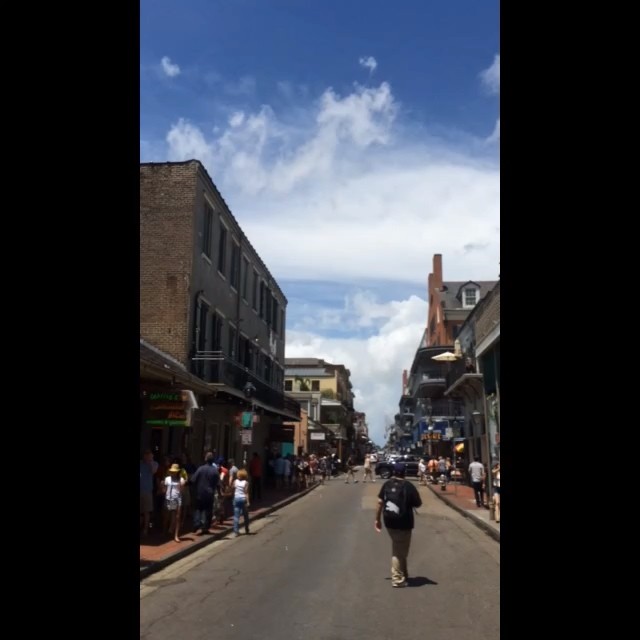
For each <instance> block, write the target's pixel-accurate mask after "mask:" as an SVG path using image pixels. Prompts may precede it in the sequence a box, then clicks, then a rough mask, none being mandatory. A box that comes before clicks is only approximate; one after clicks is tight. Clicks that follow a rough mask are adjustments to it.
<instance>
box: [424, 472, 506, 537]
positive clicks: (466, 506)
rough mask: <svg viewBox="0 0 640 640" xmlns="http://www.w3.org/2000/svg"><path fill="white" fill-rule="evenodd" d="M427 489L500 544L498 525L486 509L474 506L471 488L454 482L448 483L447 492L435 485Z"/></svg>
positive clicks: (474, 501)
mask: <svg viewBox="0 0 640 640" xmlns="http://www.w3.org/2000/svg"><path fill="white" fill-rule="evenodd" d="M428 486H429V489H431V491H432V492H433V493H435V494H436V495H437V496H438V498H440V499H441V500H443V501H444V502H446V503H447V504H448V505H449V506H450V507H452V508H453V509H455V510H456V511H458V512H459V513H461V514H462V515H463V516H465V517H466V518H469V519H470V520H472V521H473V522H474V523H475V524H476V525H478V526H479V527H480V528H481V529H483V530H484V531H485V532H486V533H488V534H489V535H490V536H491V537H492V538H494V539H495V540H497V541H498V542H500V523H498V522H496V521H495V520H490V519H489V509H487V507H478V506H476V500H475V497H474V493H473V488H472V487H469V486H467V485H465V484H458V483H456V482H452V483H449V484H448V485H447V490H446V491H442V489H441V488H440V487H439V486H438V485H435V484H429V485H428ZM485 499H486V496H485Z"/></svg>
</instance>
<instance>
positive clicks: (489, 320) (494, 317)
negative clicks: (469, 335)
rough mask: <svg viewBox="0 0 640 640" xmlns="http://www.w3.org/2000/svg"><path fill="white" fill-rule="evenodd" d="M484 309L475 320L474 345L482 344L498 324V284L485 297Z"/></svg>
mask: <svg viewBox="0 0 640 640" xmlns="http://www.w3.org/2000/svg"><path fill="white" fill-rule="evenodd" d="M483 302H484V308H483V309H482V310H481V312H480V313H479V314H478V317H477V318H476V325H475V334H476V344H479V343H480V342H482V341H483V340H484V339H485V338H486V337H487V336H488V335H489V333H490V332H491V331H492V330H493V329H494V328H495V327H496V326H497V325H498V323H499V322H500V282H498V284H496V286H495V287H494V288H493V289H492V290H491V291H490V292H489V293H488V294H487V295H486V298H485V300H484V301H483Z"/></svg>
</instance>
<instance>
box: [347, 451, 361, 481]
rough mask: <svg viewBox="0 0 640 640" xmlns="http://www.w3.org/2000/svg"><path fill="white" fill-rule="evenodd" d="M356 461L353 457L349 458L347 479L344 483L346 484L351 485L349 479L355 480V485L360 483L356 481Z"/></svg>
mask: <svg viewBox="0 0 640 640" xmlns="http://www.w3.org/2000/svg"><path fill="white" fill-rule="evenodd" d="M355 464H356V463H355V460H354V459H353V456H352V455H350V456H349V457H348V458H347V465H346V466H347V479H346V480H345V481H344V483H345V484H349V478H353V484H355V483H356V482H358V480H357V479H356V476H355V473H354V467H355Z"/></svg>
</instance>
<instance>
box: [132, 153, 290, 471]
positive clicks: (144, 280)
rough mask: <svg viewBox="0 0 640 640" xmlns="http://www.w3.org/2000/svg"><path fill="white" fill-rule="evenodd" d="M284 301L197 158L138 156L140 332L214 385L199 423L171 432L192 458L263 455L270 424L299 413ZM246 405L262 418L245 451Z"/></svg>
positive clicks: (201, 404)
mask: <svg viewBox="0 0 640 640" xmlns="http://www.w3.org/2000/svg"><path fill="white" fill-rule="evenodd" d="M286 307H287V299H286V297H285V295H284V293H283V292H282V290H281V289H280V287H279V286H278V283H277V282H276V280H275V279H274V278H273V276H272V275H271V273H270V272H269V269H268V268H267V266H266V265H265V264H264V262H263V261H262V259H261V258H260V256H259V255H258V253H257V252H256V251H255V249H254V248H253V246H252V245H251V243H250V241H249V239H248V238H247V237H246V235H245V234H244V232H243V230H242V228H241V227H240V225H239V223H238V221H237V220H236V218H235V217H234V215H233V214H232V213H231V211H230V209H229V207H228V206H227V204H226V202H225V201H224V199H223V197H222V195H221V194H220V192H219V191H218V189H217V188H216V186H215V184H214V183H213V181H212V180H211V177H210V176H209V174H208V173H207V171H206V169H205V168H204V166H203V165H202V164H201V163H200V162H199V161H198V160H189V161H186V162H168V163H144V164H141V165H140V337H141V339H143V340H145V341H146V342H147V343H149V344H151V345H153V346H154V347H156V348H158V349H160V350H162V352H164V353H166V354H168V355H169V356H170V357H171V358H173V359H175V360H176V361H177V362H178V363H180V364H181V365H183V366H184V367H185V369H186V370H187V371H189V372H190V373H191V374H193V375H195V376H196V377H197V378H198V379H200V380H202V381H203V382H204V383H205V384H206V385H207V386H206V388H207V389H208V390H209V391H210V392H209V393H206V392H203V393H202V394H201V397H200V400H199V403H198V404H199V407H200V409H201V411H202V414H201V416H200V419H199V420H197V421H195V423H196V425H199V426H198V428H191V429H189V431H187V432H185V433H184V434H183V435H184V436H185V437H183V438H173V439H171V441H172V442H174V443H180V444H179V445H178V444H174V445H173V447H174V449H176V448H177V447H185V446H186V448H187V449H189V451H190V452H191V454H192V456H193V457H194V459H195V460H199V459H200V458H201V456H202V452H203V451H204V450H207V449H216V450H217V452H218V453H219V454H220V455H224V456H227V457H229V456H231V457H234V458H236V460H238V461H239V460H240V459H241V458H242V455H241V454H242V453H247V454H251V453H252V452H253V451H258V452H259V453H260V454H261V455H262V454H263V453H264V451H265V447H268V446H269V442H270V431H271V429H272V428H273V429H275V430H277V429H279V428H280V427H281V425H282V420H283V419H288V420H292V419H294V420H295V419H298V418H299V406H298V405H297V403H296V402H295V401H293V400H292V399H290V398H287V397H285V395H284V392H283V383H284V366H283V365H284V341H285V326H286ZM245 411H253V412H254V413H255V414H256V418H255V420H254V423H253V425H254V426H253V428H252V429H250V431H251V444H250V445H247V446H246V447H245V451H243V450H242V449H243V447H242V445H241V435H240V434H241V428H240V425H239V423H240V416H241V414H242V413H243V412H245ZM147 427H148V425H145V426H144V428H147ZM144 440H145V438H144V436H143V438H142V441H143V442H144ZM247 441H248V437H247V436H246V435H245V443H246V442H247ZM166 452H167V453H177V450H176V451H166Z"/></svg>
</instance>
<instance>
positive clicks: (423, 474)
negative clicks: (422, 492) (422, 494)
mask: <svg viewBox="0 0 640 640" xmlns="http://www.w3.org/2000/svg"><path fill="white" fill-rule="evenodd" d="M418 477H419V478H420V481H419V483H418V484H424V485H426V484H427V465H426V464H425V462H424V458H420V462H419V463H418Z"/></svg>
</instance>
